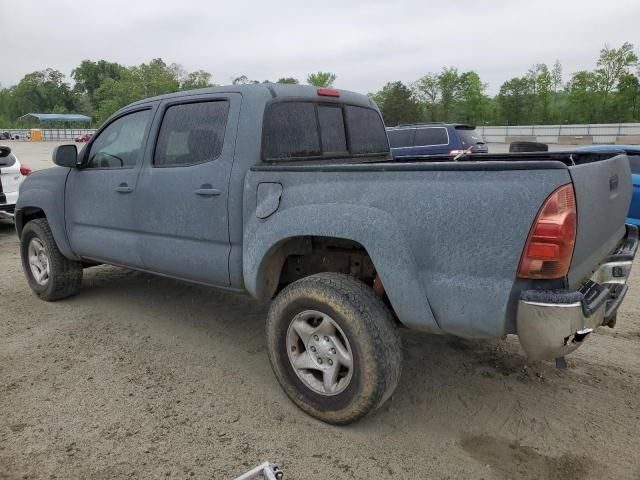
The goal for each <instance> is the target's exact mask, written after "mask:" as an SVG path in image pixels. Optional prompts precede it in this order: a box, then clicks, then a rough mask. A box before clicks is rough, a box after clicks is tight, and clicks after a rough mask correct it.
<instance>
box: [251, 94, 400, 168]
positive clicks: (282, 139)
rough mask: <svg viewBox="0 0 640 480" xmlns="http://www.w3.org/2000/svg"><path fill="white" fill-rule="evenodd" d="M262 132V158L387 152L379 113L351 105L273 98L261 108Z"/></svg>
mask: <svg viewBox="0 0 640 480" xmlns="http://www.w3.org/2000/svg"><path fill="white" fill-rule="evenodd" d="M262 134H263V143H262V154H263V158H264V159H265V160H266V161H277V160H298V159H299V160H309V159H322V158H332V157H350V156H351V157H356V156H361V155H385V156H386V155H388V154H389V144H388V141H387V135H386V132H385V129H384V123H383V122H382V118H381V117H380V114H379V113H378V112H377V111H376V110H374V109H372V108H367V107H359V106H355V105H344V104H328V103H327V104H325V103H316V102H309V101H284V102H274V103H272V104H271V105H269V106H268V107H267V110H266V112H265V117H264V126H263V131H262Z"/></svg>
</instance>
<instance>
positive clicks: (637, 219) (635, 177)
mask: <svg viewBox="0 0 640 480" xmlns="http://www.w3.org/2000/svg"><path fill="white" fill-rule="evenodd" d="M577 150H578V151H581V152H614V151H618V150H620V151H623V152H625V153H626V154H627V156H628V157H629V164H630V166H631V178H632V181H633V196H632V197H631V205H630V206H629V213H627V223H631V224H633V225H640V145H590V146H588V147H581V148H578V149H577Z"/></svg>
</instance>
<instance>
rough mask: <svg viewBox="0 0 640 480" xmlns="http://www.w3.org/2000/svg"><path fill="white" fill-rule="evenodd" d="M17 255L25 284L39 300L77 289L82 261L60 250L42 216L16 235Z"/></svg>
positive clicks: (79, 283) (57, 296) (54, 298)
mask: <svg viewBox="0 0 640 480" xmlns="http://www.w3.org/2000/svg"><path fill="white" fill-rule="evenodd" d="M20 256H21V257H22V268H23V270H24V273H25V275H26V277H27V281H28V282H29V286H30V287H31V290H33V293H35V294H36V296H38V297H39V298H41V299H42V300H46V301H48V302H52V301H55V300H60V299H62V298H66V297H69V296H71V295H74V294H75V293H77V292H78V290H80V285H81V284H82V263H81V262H75V261H72V260H69V259H67V258H66V257H64V256H63V255H62V254H61V253H60V250H58V246H57V245H56V242H55V240H54V239H53V234H52V233H51V228H50V227H49V222H47V220H46V219H44V218H39V219H37V220H32V221H31V222H29V223H27V224H26V225H25V227H24V229H23V230H22V236H21V237H20Z"/></svg>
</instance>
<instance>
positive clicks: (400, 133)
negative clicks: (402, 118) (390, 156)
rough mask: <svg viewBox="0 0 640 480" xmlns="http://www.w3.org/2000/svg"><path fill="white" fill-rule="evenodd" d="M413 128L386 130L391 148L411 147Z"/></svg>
mask: <svg viewBox="0 0 640 480" xmlns="http://www.w3.org/2000/svg"><path fill="white" fill-rule="evenodd" d="M415 131H416V129H415V128H403V129H399V130H387V136H388V137H389V143H390V144H391V148H405V147H413V135H414V133H415Z"/></svg>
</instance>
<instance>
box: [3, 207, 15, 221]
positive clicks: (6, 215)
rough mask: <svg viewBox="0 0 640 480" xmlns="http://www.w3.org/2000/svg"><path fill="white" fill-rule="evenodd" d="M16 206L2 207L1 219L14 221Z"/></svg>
mask: <svg viewBox="0 0 640 480" xmlns="http://www.w3.org/2000/svg"><path fill="white" fill-rule="evenodd" d="M15 208H16V206H15V205H6V204H2V205H0V219H4V220H13V219H14V217H15Z"/></svg>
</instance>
